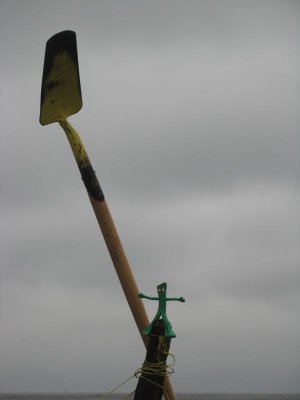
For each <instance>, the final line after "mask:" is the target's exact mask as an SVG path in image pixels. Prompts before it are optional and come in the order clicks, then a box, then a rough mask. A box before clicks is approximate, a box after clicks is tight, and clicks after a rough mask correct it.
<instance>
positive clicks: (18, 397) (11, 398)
mask: <svg viewBox="0 0 300 400" xmlns="http://www.w3.org/2000/svg"><path fill="white" fill-rule="evenodd" d="M102 396H103V395H102V394H100V393H99V394H96V393H93V394H90V393H89V394H86V393H73V394H71V393H67V394H65V393H64V394H51V393H47V394H46V393H41V394H37V393H35V394H13V393H9V394H0V400H101V397H102ZM126 397H127V396H126V395H125V394H115V395H110V396H109V397H108V398H107V397H106V400H107V399H109V400H123V399H125V398H126ZM132 399H133V396H131V397H130V400H132ZM176 399H177V400H300V394H284V393H282V394H259V393H256V394H251V393H249V394H238V393H235V394H230V393H224V394H221V393H218V394H213V393H210V394H205V393H181V394H176Z"/></svg>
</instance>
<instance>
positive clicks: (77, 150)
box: [59, 120, 176, 400]
mask: <svg viewBox="0 0 300 400" xmlns="http://www.w3.org/2000/svg"><path fill="white" fill-rule="evenodd" d="M59 123H60V125H61V127H62V128H63V129H64V131H65V133H66V135H67V138H68V140H69V143H70V146H71V148H72V151H73V154H74V157H75V159H76V162H77V165H78V167H79V170H80V172H81V176H82V179H83V181H84V184H85V186H86V189H87V191H88V195H89V198H90V201H91V204H92V207H93V209H94V212H95V215H96V218H97V221H98V224H99V227H100V229H101V232H102V234H103V237H104V240H105V243H106V246H107V249H108V251H109V254H110V256H111V259H112V262H113V265H114V267H115V270H116V273H117V275H118V278H119V281H120V283H121V286H122V288H123V291H124V294H125V297H126V299H127V302H128V304H129V307H130V309H131V312H132V315H133V317H134V320H135V322H136V325H137V327H138V330H139V332H140V334H141V337H142V339H143V341H144V344H145V346H146V348H147V344H148V338H147V337H145V336H143V335H142V331H143V329H144V328H146V327H147V326H148V325H149V320H148V317H147V314H146V310H145V307H144V304H143V302H142V300H141V299H140V298H139V297H138V294H139V290H138V287H137V284H136V282H135V279H134V276H133V273H132V271H131V268H130V265H129V262H128V260H127V257H126V254H125V251H124V249H123V246H122V243H121V240H120V238H119V235H118V232H117V230H116V227H115V224H114V221H113V219H112V216H111V214H110V211H109V208H108V206H107V203H106V201H105V198H104V194H103V192H102V189H101V187H100V185H99V182H98V180H97V177H96V174H95V172H94V170H93V168H92V165H91V162H90V160H89V158H88V155H87V153H86V151H85V148H84V146H83V143H82V142H81V139H80V137H79V135H78V133H77V132H76V130H75V129H74V128H73V127H72V125H71V124H69V122H68V121H67V120H62V121H60V122H59ZM166 392H167V398H168V400H176V397H175V393H174V391H173V388H172V386H171V384H170V381H169V380H168V379H167V380H166Z"/></svg>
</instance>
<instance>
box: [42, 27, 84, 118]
mask: <svg viewBox="0 0 300 400" xmlns="http://www.w3.org/2000/svg"><path fill="white" fill-rule="evenodd" d="M81 107H82V97H81V88H80V78H79V67H78V56H77V45H76V34H75V32H73V31H63V32H60V33H57V34H56V35H54V36H52V37H51V38H50V39H49V40H48V41H47V43H46V51H45V60H44V70H43V79H42V90H41V109H40V123H41V124H42V125H48V124H52V123H53V122H59V121H63V120H65V119H66V118H67V117H69V116H70V115H73V114H75V113H77V112H78V111H79V110H80V109H81Z"/></svg>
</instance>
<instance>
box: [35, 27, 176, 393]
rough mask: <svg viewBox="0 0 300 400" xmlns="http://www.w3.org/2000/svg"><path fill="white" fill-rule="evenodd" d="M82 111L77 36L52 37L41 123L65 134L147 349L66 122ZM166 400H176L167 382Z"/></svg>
mask: <svg viewBox="0 0 300 400" xmlns="http://www.w3.org/2000/svg"><path fill="white" fill-rule="evenodd" d="M81 107H82V97H81V88H80V78H79V67H78V56H77V45H76V34H75V32H73V31H63V32H60V33H57V34H56V35H54V36H52V37H51V38H50V39H49V40H48V41H47V43H46V52H45V60H44V70H43V79H42V90H41V109H40V123H41V124H42V125H48V124H52V123H54V122H58V123H59V124H60V126H61V127H62V128H63V130H64V131H65V134H66V136H67V138H68V140H69V143H70V146H71V148H72V151H73V154H74V157H75V160H76V162H77V165H78V168H79V171H80V173H81V177H82V180H83V182H84V184H85V187H86V190H87V192H88V196H89V199H90V202H91V204H92V207H93V209H94V212H95V215H96V218H97V221H98V224H99V227H100V229H101V231H102V234H103V237H104V240H105V242H106V246H107V249H108V251H109V253H110V256H111V259H112V262H113V265H114V267H115V270H116V273H117V275H118V278H119V281H120V283H121V286H122V288H123V291H124V294H125V297H126V299H127V302H128V304H129V307H130V309H131V312H132V315H133V317H134V319H135V322H136V325H137V327H138V330H139V332H140V334H141V337H142V339H143V341H144V344H145V346H146V347H147V343H148V340H147V339H148V338H147V337H145V336H143V335H142V331H143V329H145V328H146V327H147V326H148V325H149V320H148V317H147V314H146V311H145V308H144V305H143V303H142V300H141V299H140V298H139V297H138V294H139V290H138V288H137V285H136V282H135V279H134V276H133V274H132V271H131V268H130V265H129V263H128V260H127V257H126V254H125V252H124V250H123V247H122V243H121V241H120V238H119V235H118V233H117V230H116V227H115V225H114V222H113V219H112V217H111V214H110V211H109V208H108V206H107V203H106V201H105V197H104V194H103V191H102V189H101V187H100V185H99V182H98V179H97V177H96V174H95V171H94V170H93V167H92V165H91V162H90V160H89V158H88V155H87V153H86V150H85V148H84V146H83V144H82V141H81V139H80V137H79V135H78V133H77V132H76V130H75V129H74V128H73V127H72V125H71V124H70V123H69V122H68V121H67V118H68V117H69V116H71V115H73V114H75V113H77V112H78V111H79V110H80V109H81ZM166 398H168V399H169V400H175V394H174V392H173V389H172V387H171V384H170V382H169V380H168V378H166Z"/></svg>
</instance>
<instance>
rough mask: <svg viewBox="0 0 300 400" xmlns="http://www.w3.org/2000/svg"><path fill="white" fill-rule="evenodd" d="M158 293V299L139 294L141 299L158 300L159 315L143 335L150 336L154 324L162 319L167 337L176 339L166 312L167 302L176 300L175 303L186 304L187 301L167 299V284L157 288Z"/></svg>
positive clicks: (179, 298) (177, 298)
mask: <svg viewBox="0 0 300 400" xmlns="http://www.w3.org/2000/svg"><path fill="white" fill-rule="evenodd" d="M157 293H158V297H150V296H146V295H144V294H143V293H139V295H138V297H140V298H141V299H148V300H158V310H157V313H156V315H155V317H154V319H153V321H152V322H151V324H150V325H149V326H148V327H147V328H146V329H144V330H143V335H145V336H150V334H151V330H152V325H153V322H154V321H157V320H158V319H159V318H160V317H161V318H162V320H163V324H164V328H165V337H171V338H174V337H176V334H175V332H174V331H173V329H172V325H171V324H170V321H169V320H168V317H167V312H166V308H167V301H174V300H175V301H181V302H184V301H185V299H184V298H183V297H167V284H166V283H165V282H163V283H161V284H160V285H158V286H157Z"/></svg>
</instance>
